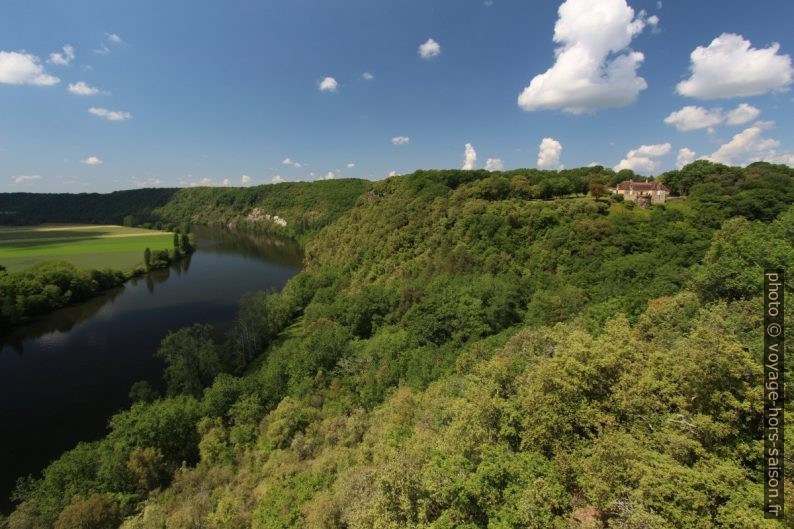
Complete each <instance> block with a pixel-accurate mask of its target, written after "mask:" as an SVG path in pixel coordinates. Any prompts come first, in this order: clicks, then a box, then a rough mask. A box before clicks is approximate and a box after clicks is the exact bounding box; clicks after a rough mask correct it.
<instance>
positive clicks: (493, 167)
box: [485, 158, 504, 171]
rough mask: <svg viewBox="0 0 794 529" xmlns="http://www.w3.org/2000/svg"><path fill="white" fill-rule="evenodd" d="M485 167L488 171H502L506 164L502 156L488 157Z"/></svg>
mask: <svg viewBox="0 0 794 529" xmlns="http://www.w3.org/2000/svg"><path fill="white" fill-rule="evenodd" d="M485 169H486V170H488V171H502V170H504V164H503V163H502V159H501V158H488V159H487V160H485Z"/></svg>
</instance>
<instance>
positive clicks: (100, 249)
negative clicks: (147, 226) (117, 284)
mask: <svg viewBox="0 0 794 529" xmlns="http://www.w3.org/2000/svg"><path fill="white" fill-rule="evenodd" d="M172 246H173V234H171V233H168V232H161V231H153V230H144V229H140V228H127V227H124V226H111V225H107V226H94V225H85V224H44V225H39V226H24V227H19V226H15V227H1V226H0V265H3V266H5V267H6V268H7V269H8V270H19V269H22V268H27V267H29V266H31V265H33V264H36V263H38V262H41V261H52V260H63V261H68V262H70V263H72V264H74V265H75V266H77V267H78V268H90V269H102V268H112V269H115V270H129V269H131V268H133V267H134V266H136V265H139V264H142V263H143V251H144V250H145V249H146V248H151V249H152V251H153V252H154V251H157V250H162V249H165V248H171V247H172Z"/></svg>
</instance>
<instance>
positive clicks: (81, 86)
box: [69, 81, 99, 96]
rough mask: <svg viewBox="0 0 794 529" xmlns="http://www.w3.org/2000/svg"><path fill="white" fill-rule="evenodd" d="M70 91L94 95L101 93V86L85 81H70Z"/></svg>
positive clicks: (81, 94) (83, 94) (82, 94)
mask: <svg viewBox="0 0 794 529" xmlns="http://www.w3.org/2000/svg"><path fill="white" fill-rule="evenodd" d="M69 91H70V92H71V93H73V94H75V95H78V96H93V95H96V94H98V93H99V88H96V87H95V86H91V85H88V84H86V83H85V82H84V81H77V82H76V83H69Z"/></svg>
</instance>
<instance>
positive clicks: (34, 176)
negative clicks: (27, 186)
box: [11, 174, 41, 184]
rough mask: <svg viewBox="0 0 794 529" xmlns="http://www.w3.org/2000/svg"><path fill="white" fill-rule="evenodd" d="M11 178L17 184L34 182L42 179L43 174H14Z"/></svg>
mask: <svg viewBox="0 0 794 529" xmlns="http://www.w3.org/2000/svg"><path fill="white" fill-rule="evenodd" d="M11 180H13V181H14V183H15V184H23V183H25V182H32V181H33V180H41V176H40V175H37V174H32V175H17V176H12V177H11Z"/></svg>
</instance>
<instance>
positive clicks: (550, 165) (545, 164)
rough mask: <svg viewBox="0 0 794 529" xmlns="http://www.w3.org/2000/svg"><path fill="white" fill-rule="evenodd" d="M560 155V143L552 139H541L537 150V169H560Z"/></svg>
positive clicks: (561, 166)
mask: <svg viewBox="0 0 794 529" xmlns="http://www.w3.org/2000/svg"><path fill="white" fill-rule="evenodd" d="M561 154H562V143H560V142H558V141H557V140H555V139H554V138H543V140H542V141H541V142H540V149H539V150H538V167H539V168H540V169H562V168H563V165H562V164H561V163H560V155H561Z"/></svg>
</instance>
